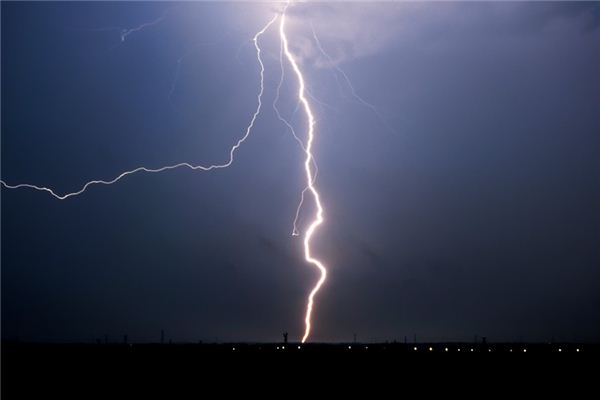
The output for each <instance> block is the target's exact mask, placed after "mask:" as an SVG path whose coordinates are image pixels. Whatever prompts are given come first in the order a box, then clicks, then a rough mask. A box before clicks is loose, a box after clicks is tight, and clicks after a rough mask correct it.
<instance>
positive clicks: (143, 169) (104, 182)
mask: <svg viewBox="0 0 600 400" xmlns="http://www.w3.org/2000/svg"><path fill="white" fill-rule="evenodd" d="M163 17H164V16H163ZM276 19H277V15H276V16H275V17H273V18H272V19H271V20H270V21H269V22H268V23H267V25H265V26H264V27H263V28H262V29H261V30H260V31H258V32H257V33H256V34H255V35H254V38H253V41H254V47H255V49H256V58H257V60H258V63H259V65H260V91H259V92H258V95H257V102H258V105H257V106H256V110H255V111H254V113H253V114H252V118H251V120H250V123H249V124H248V126H247V127H246V131H245V133H244V135H243V136H242V137H241V138H240V139H239V140H238V141H237V143H236V144H235V145H233V147H231V149H230V150H229V159H228V160H227V162H225V163H223V164H212V165H208V166H205V165H193V164H190V163H187V162H183V163H179V164H173V165H166V166H164V167H160V168H147V167H138V168H135V169H132V170H129V171H125V172H123V173H121V174H120V175H118V176H117V177H116V178H114V179H111V180H91V181H89V182H87V183H85V184H84V185H83V186H82V187H81V189H79V190H77V191H74V192H70V193H66V194H63V195H60V194H58V193H56V192H55V191H54V190H53V189H51V188H49V187H45V186H37V185H32V184H29V183H20V184H17V185H9V184H7V183H6V182H5V181H4V180H0V184H1V185H2V186H4V187H5V188H7V189H20V188H29V189H34V190H38V191H42V192H47V193H49V194H50V195H52V196H54V197H55V198H57V199H58V200H65V199H68V198H69V197H74V196H78V195H80V194H82V193H84V192H85V191H86V190H87V189H88V188H89V187H90V186H93V185H112V184H114V183H117V182H118V181H120V180H121V179H123V178H125V177H126V176H129V175H133V174H135V173H138V172H148V173H159V172H163V171H168V170H172V169H177V168H184V167H185V168H189V169H191V170H194V171H196V170H200V171H211V170H213V169H222V168H227V167H229V166H230V165H231V164H232V163H233V160H234V154H235V152H236V151H237V149H238V148H239V147H240V146H241V145H242V144H243V143H244V142H245V141H246V139H247V138H248V136H250V133H251V131H252V128H253V127H254V123H255V121H256V119H257V118H258V115H259V114H260V111H261V108H262V96H263V92H264V73H265V66H264V64H263V60H262V57H261V48H260V46H259V42H258V39H259V37H260V36H261V35H263V34H264V33H265V32H266V31H267V29H269V27H270V26H271V25H272V24H273V23H274V22H275V20H276ZM161 20H162V19H161ZM158 22H160V21H159V20H156V21H154V24H156V23H158ZM148 24H150V23H148ZM148 24H145V25H144V26H148ZM140 29H142V28H141V27H138V28H136V29H134V30H130V33H131V32H135V31H136V30H140Z"/></svg>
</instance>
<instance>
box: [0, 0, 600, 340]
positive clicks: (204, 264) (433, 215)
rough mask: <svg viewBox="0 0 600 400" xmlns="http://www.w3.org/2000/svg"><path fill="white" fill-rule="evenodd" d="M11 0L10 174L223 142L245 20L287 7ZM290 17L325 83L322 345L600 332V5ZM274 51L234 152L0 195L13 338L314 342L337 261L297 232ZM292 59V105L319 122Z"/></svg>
mask: <svg viewBox="0 0 600 400" xmlns="http://www.w3.org/2000/svg"><path fill="white" fill-rule="evenodd" d="M1 7H2V10H1V11H2V24H1V27H2V54H1V56H2V58H1V59H2V108H1V111H2V152H1V156H2V160H1V167H2V170H1V176H2V179H3V180H5V181H6V182H7V183H10V184H16V183H32V184H37V185H42V186H44V185H45V186H49V187H52V188H53V189H55V190H56V191H57V192H60V193H66V192H70V191H74V190H77V189H79V188H80V187H81V186H82V185H83V184H84V183H85V182H86V181H88V180H91V179H110V178H113V177H115V176H116V175H118V174H119V173H121V172H123V171H125V170H128V169H132V168H135V167H138V166H141V165H144V166H148V167H160V166H163V165H167V164H175V163H178V162H184V161H187V162H191V163H195V164H211V163H222V162H224V161H226V160H227V156H228V153H229V148H230V147H231V146H232V145H233V144H234V143H235V142H236V141H237V139H238V138H239V137H241V136H242V134H243V131H244V129H245V127H246V126H247V124H248V122H249V120H250V117H251V116H252V113H253V112H254V109H255V107H256V95H257V93H258V89H259V86H258V84H259V75H258V74H259V66H258V63H257V60H256V54H255V50H254V47H253V46H252V43H251V41H250V40H251V39H252V36H253V35H254V34H255V33H256V32H257V31H258V30H259V29H261V28H262V27H263V26H264V25H265V24H266V23H267V22H268V20H269V19H270V18H272V16H273V15H274V12H275V9H276V5H274V4H267V3H261V4H259V3H226V4H225V3H214V2H212V3H158V2H152V3H121V4H119V3H107V2H101V3H88V2H75V3H53V2H47V3H32V2H20V3H7V2H2V5H1ZM159 18H162V20H161V21H160V22H159V23H156V24H154V25H150V26H147V27H146V28H143V29H140V30H139V31H135V32H132V33H131V34H130V35H129V36H127V38H126V40H125V41H121V37H120V35H121V30H122V29H131V28H135V27H137V26H140V25H141V24H144V23H147V22H151V21H156V20H157V19H159ZM289 19H290V23H289V32H288V36H289V39H290V41H291V43H290V45H291V46H292V51H294V53H295V54H296V55H297V56H298V59H299V60H301V64H300V65H301V68H302V69H303V71H304V73H305V77H306V79H307V84H308V87H309V90H310V92H311V94H312V95H314V97H315V98H316V99H318V100H319V102H318V103H317V102H315V101H314V100H311V102H312V104H313V106H314V110H315V113H316V115H317V118H318V122H317V125H316V135H317V138H316V141H315V145H314V146H315V157H316V159H317V163H318V167H319V173H318V180H317V187H318V188H319V191H320V192H321V195H322V201H323V204H324V206H325V224H324V225H323V227H322V228H321V229H320V230H319V231H318V233H317V234H316V236H315V239H314V243H315V245H314V251H315V253H316V254H318V255H319V257H320V258H321V259H322V260H324V261H325V262H326V264H327V265H328V267H329V279H328V281H327V283H326V284H325V286H324V287H323V289H322V291H321V292H319V295H318V298H317V304H316V308H315V313H314V321H313V324H314V326H313V335H312V336H311V340H312V341H349V340H352V338H353V334H354V333H356V334H357V337H358V339H359V340H364V341H380V340H394V339H397V340H399V341H402V340H404V337H405V336H408V338H409V340H412V338H413V335H415V334H416V335H417V338H418V339H419V340H434V341H440V340H473V337H474V336H475V335H478V336H480V337H481V336H486V337H487V338H488V340H490V341H513V340H531V341H547V340H552V339H554V340H565V341H598V340H600V312H599V311H598V310H600V73H599V71H600V68H599V66H600V4H599V3H594V2H589V3H588V2H585V3H576V2H569V3H563V2H548V3H521V2H511V3H504V4H501V3H496V2H492V3H481V2H476V3H455V2H449V3H400V4H397V3H317V4H314V3H313V4H301V5H296V6H294V7H293V8H292V9H291V10H290V14H289ZM311 24H312V25H313V26H314V29H315V31H316V32H317V34H318V35H319V39H320V41H321V43H322V45H323V47H324V48H325V49H326V50H327V52H328V53H329V54H330V56H331V60H329V59H327V58H326V57H324V56H323V55H322V54H320V53H319V51H318V49H317V48H316V46H315V42H314V41H313V37H312V32H311ZM261 46H262V47H263V55H264V60H265V68H266V71H265V93H264V98H263V103H264V104H263V106H264V108H263V113H262V114H261V115H260V116H259V118H258V119H257V121H256V125H255V130H254V131H253V132H252V134H251V136H250V138H249V140H248V141H247V142H246V143H245V144H244V145H243V146H242V147H241V148H240V149H239V151H238V152H237V153H236V159H235V162H234V163H233V165H232V166H231V167H230V168H228V169H222V170H217V171H212V172H201V171H190V170H186V169H181V170H175V171H170V172H165V173H162V174H143V173H142V174H136V175H133V176H129V177H127V178H125V179H123V180H122V181H120V182H118V183H117V184H115V185H112V186H96V187H91V188H90V189H89V190H88V191H87V192H86V193H85V194H83V195H82V196H79V197H74V198H70V199H67V200H64V201H60V200H57V199H55V198H53V197H51V196H49V195H48V194H46V193H42V192H37V191H33V190H27V189H20V190H7V189H2V193H1V194H2V198H1V199H2V202H1V203H2V204H1V210H2V214H1V217H2V220H1V222H2V224H1V228H2V236H1V244H2V252H1V258H2V335H3V338H5V339H20V340H36V341H38V340H39V341H86V342H90V341H95V340H96V339H97V338H102V339H103V338H104V335H108V337H109V339H110V340H121V337H122V335H124V334H127V335H128V336H129V340H130V341H158V340H159V339H160V331H161V329H164V331H165V335H166V337H167V338H168V339H172V340H173V341H194V342H195V341H198V340H203V341H205V342H210V341H215V340H216V341H230V340H231V341H274V340H279V339H280V338H281V333H282V332H284V331H288V332H289V333H290V339H291V340H297V339H298V338H299V337H301V335H302V333H303V329H304V325H303V318H304V307H305V301H306V296H307V294H308V291H309V290H310V289H311V287H312V286H313V285H314V283H315V281H316V279H317V278H318V274H317V272H316V270H315V269H314V268H313V267H311V266H310V265H308V264H306V263H304V261H303V249H302V239H301V238H298V237H292V236H291V231H292V222H293V218H294V214H295V211H296V205H297V203H298V201H299V199H300V192H301V191H302V189H303V186H304V183H305V178H304V175H303V174H304V170H303V164H302V163H303V160H304V154H303V152H302V150H301V149H300V148H299V146H298V144H297V143H296V142H295V141H294V140H293V137H292V136H291V135H290V133H289V132H288V131H286V128H285V126H284V125H282V124H281V123H280V122H279V121H278V120H277V118H276V116H275V113H274V111H273V109H272V107H271V104H272V102H273V99H274V97H275V90H276V86H277V83H278V82H279V77H280V69H279V58H278V57H279V40H278V35H277V27H276V26H273V27H272V29H271V30H269V31H268V32H267V33H266V34H265V35H264V36H263V37H262V38H261ZM336 67H340V68H342V69H343V71H345V72H346V73H347V75H348V77H349V78H350V79H351V81H352V84H353V85H354V88H355V91H356V93H357V94H358V95H359V96H361V97H362V98H363V99H365V100H366V101H368V102H369V103H372V104H373V105H375V107H376V112H375V111H374V110H373V109H371V108H369V107H368V106H365V105H364V104H361V103H360V101H358V100H357V99H356V98H354V97H353V96H352V92H351V90H350V88H349V87H348V86H347V85H346V84H345V81H344V80H343V79H342V77H341V76H340V74H339V73H338V72H337V70H336ZM336 74H337V81H336ZM286 77H287V82H286V83H285V84H284V86H283V88H282V93H281V100H280V108H281V111H282V112H283V114H284V115H286V116H288V117H290V119H291V121H293V122H294V124H295V125H296V127H297V129H298V132H299V133H303V132H305V123H304V117H303V114H302V112H301V110H300V111H297V112H296V113H294V108H295V106H296V98H295V91H296V87H297V86H296V83H297V82H296V81H295V80H294V78H293V75H292V71H291V70H290V69H289V68H286ZM338 83H339V85H338ZM311 204H312V203H310V202H309V203H307V207H306V208H305V209H304V211H303V213H302V214H301V217H302V218H301V228H303V229H305V228H306V226H307V223H308V222H309V220H310V216H311V215H312V212H314V209H313V208H312V207H311Z"/></svg>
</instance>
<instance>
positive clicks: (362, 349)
mask: <svg viewBox="0 0 600 400" xmlns="http://www.w3.org/2000/svg"><path fill="white" fill-rule="evenodd" d="M415 349H416V350H415ZM446 349H447V350H446ZM598 354H599V346H598V345H590V344H567V343H561V344H557V343H555V344H526V343H519V344H517V343H498V344H487V345H486V344H469V343H419V344H396V343H375V344H374V343H369V344H366V343H343V344H305V345H302V344H297V343H290V344H287V345H285V346H284V345H282V344H277V343H257V344H248V343H227V344H31V343H29V344H26V343H4V344H3V345H2V391H3V394H8V396H7V397H6V398H24V397H28V396H29V395H30V394H32V393H38V392H40V393H44V394H45V395H49V394H64V393H72V394H73V393H74V394H76V395H82V393H89V392H90V391H92V392H96V391H101V392H103V391H111V390H113V389H114V388H117V387H123V386H126V387H129V388H130V389H132V388H133V390H140V389H143V390H148V389H150V388H152V387H153V386H154V385H157V384H161V385H163V384H171V383H175V382H193V384H194V385H205V384H211V383H215V382H227V381H229V382H231V381H238V380H239V379H240V378H248V379H251V380H252V381H254V382H259V383H260V382H262V383H264V384H269V382H272V381H282V382H288V381H289V380H290V379H295V378H293V377H294V376H296V377H299V376H300V374H303V373H307V372H310V374H314V375H315V376H317V375H320V376H323V377H328V376H334V375H338V374H339V375H342V376H345V377H347V378H348V377H350V378H351V377H357V378H360V379H362V378H364V377H367V376H376V377H377V378H378V379H382V381H387V382H390V381H392V382H393V381H394V380H396V379H399V377H400V376H404V378H403V379H406V376H409V375H407V374H410V376H419V377H420V378H422V379H433V378H434V377H436V378H435V379H438V378H437V377H438V376H439V375H442V376H446V377H447V376H452V375H454V374H456V375H459V376H462V377H464V376H484V377H485V376H493V377H497V378H500V377H501V376H503V375H505V374H509V375H512V376H513V377H521V378H522V377H526V378H527V379H529V377H530V376H531V375H532V374H537V373H539V372H542V375H543V376H549V374H552V375H555V374H559V375H560V374H562V373H559V371H569V372H573V371H582V372H584V373H585V371H590V370H589V368H588V366H589V365H592V363H593V362H594V360H595V359H596V357H597V355H598ZM591 362H592V363H591ZM499 373H500V374H502V375H498V374H499ZM473 374H475V375H473ZM563 378H564V376H563ZM352 379H353V378H352ZM561 379H562V378H561ZM12 393H14V394H16V395H15V396H12V395H11V394H12ZM84 397H85V396H84Z"/></svg>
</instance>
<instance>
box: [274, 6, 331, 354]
mask: <svg viewBox="0 0 600 400" xmlns="http://www.w3.org/2000/svg"><path fill="white" fill-rule="evenodd" d="M289 5H290V3H289V2H288V3H287V4H286V6H285V8H284V10H283V13H282V14H281V19H280V22H279V36H280V38H281V43H282V44H283V46H282V47H283V52H284V54H285V56H286V58H287V60H288V62H289V64H290V65H291V67H292V69H293V70H294V73H295V74H296V78H297V79H298V100H299V101H300V103H301V104H302V106H303V107H304V112H305V113H306V118H307V125H308V132H307V141H306V147H305V152H306V159H305V160H304V170H305V172H306V191H309V192H310V193H311V194H312V196H313V198H314V201H315V206H316V208H317V210H316V213H315V216H314V219H313V220H312V222H311V223H310V224H309V226H308V229H307V230H306V233H305V235H304V258H305V259H306V262H308V263H310V264H312V265H314V266H315V267H317V269H318V270H319V272H320V277H319V280H318V281H317V283H316V284H315V286H314V287H313V288H312V290H311V291H310V293H309V295H308V302H307V305H306V314H305V318H304V324H305V330H304V335H303V336H302V343H304V342H306V339H308V337H309V336H310V330H311V317H312V312H313V306H314V299H315V296H316V294H317V293H318V292H319V290H320V289H321V286H323V284H324V283H325V280H326V279H327V269H326V268H325V266H324V265H323V263H322V262H321V261H319V260H318V259H316V258H314V257H313V255H312V252H311V239H312V237H313V235H314V233H315V232H316V230H317V228H318V227H319V226H320V225H321V224H322V223H323V221H324V219H323V206H322V204H321V199H320V196H319V192H318V191H317V188H316V187H315V179H314V173H313V164H312V162H313V160H314V156H313V154H312V147H313V142H314V139H315V117H314V115H313V113H312V110H311V108H310V103H309V102H308V99H307V98H306V90H305V87H306V84H305V82H304V76H303V74H302V71H301V70H300V67H299V66H298V63H297V62H296V59H295V58H294V55H293V54H292V52H291V51H290V49H289V43H288V38H287V35H286V33H285V17H286V11H287V8H288V7H289ZM303 193H304V192H303Z"/></svg>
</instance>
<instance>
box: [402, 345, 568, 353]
mask: <svg viewBox="0 0 600 400" xmlns="http://www.w3.org/2000/svg"><path fill="white" fill-rule="evenodd" d="M413 350H414V351H418V350H419V348H418V347H416V346H415V347H413ZM457 350H458V351H460V348H458V349H457ZM429 351H433V347H429ZM444 351H445V352H448V351H450V349H448V348H447V347H445V348H444ZM474 351H475V350H474V349H473V348H471V352H474ZM509 351H510V352H511V353H512V352H513V349H510V350H509ZM575 351H576V352H577V353H579V349H578V348H577V349H575ZM488 352H489V353H491V352H492V349H488ZM558 352H559V353H562V349H561V348H559V349H558ZM523 353H527V349H523Z"/></svg>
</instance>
